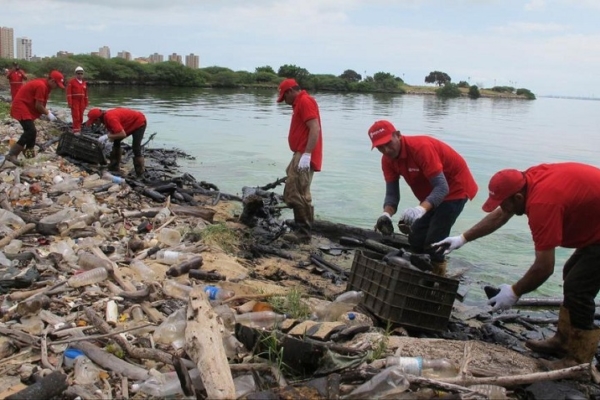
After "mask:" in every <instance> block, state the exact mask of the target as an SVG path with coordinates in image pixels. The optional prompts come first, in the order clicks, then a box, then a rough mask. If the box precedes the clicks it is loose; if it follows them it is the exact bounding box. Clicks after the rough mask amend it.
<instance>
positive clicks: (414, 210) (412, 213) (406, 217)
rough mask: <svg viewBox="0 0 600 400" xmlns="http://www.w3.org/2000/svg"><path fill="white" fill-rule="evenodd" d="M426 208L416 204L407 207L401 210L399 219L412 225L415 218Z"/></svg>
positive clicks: (423, 213) (421, 214)
mask: <svg viewBox="0 0 600 400" xmlns="http://www.w3.org/2000/svg"><path fill="white" fill-rule="evenodd" d="M426 212H427V210H425V208H424V207H421V206H416V207H411V208H407V209H406V210H404V211H403V212H402V216H401V217H400V221H402V222H404V223H405V224H406V225H408V226H412V224H414V223H415V221H416V220H418V219H419V218H421V217H422V216H423V215H425V213H426Z"/></svg>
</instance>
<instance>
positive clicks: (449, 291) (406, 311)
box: [347, 250, 458, 331]
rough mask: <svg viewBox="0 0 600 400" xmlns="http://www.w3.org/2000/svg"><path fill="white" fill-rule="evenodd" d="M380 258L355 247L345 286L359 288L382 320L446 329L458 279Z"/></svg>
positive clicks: (366, 302)
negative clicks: (390, 263)
mask: <svg viewBox="0 0 600 400" xmlns="http://www.w3.org/2000/svg"><path fill="white" fill-rule="evenodd" d="M382 258H383V256H381V255H380V254H377V253H373V252H369V251H359V250H357V251H356V253H355V254H354V261H353V263H352V271H351V273H350V278H349V280H348V287H347V290H360V291H362V292H363V294H364V297H363V301H362V304H363V305H364V306H365V307H366V308H367V310H369V311H370V312H371V313H373V314H374V315H375V316H377V317H378V318H380V319H382V320H384V321H389V322H390V323H392V324H395V325H402V326H405V327H409V328H416V329H418V330H425V331H443V330H445V329H446V326H447V324H448V320H449V319H450V314H451V313H452V305H453V304H454V299H455V298H456V293H457V291H458V281H457V280H455V279H450V278H444V277H441V276H437V275H433V274H430V273H425V272H420V271H415V270H412V269H409V268H403V267H397V266H392V265H388V264H386V263H384V262H382V261H381V260H382Z"/></svg>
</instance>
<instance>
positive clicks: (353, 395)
mask: <svg viewBox="0 0 600 400" xmlns="http://www.w3.org/2000/svg"><path fill="white" fill-rule="evenodd" d="M409 386H410V382H409V381H408V379H407V378H406V375H405V372H404V371H403V369H402V366H400V365H392V366H391V367H387V368H385V369H384V370H382V371H381V372H379V373H378V374H377V375H375V376H374V377H373V378H371V379H370V380H368V381H367V382H365V383H363V384H362V385H360V386H359V387H357V388H356V389H354V390H353V391H352V392H350V394H349V395H348V396H346V399H373V398H383V397H384V396H385V398H394V395H397V394H399V393H402V392H405V391H406V390H407V389H408V388H409ZM398 397H399V396H398Z"/></svg>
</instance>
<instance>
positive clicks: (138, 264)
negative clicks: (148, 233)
mask: <svg viewBox="0 0 600 400" xmlns="http://www.w3.org/2000/svg"><path fill="white" fill-rule="evenodd" d="M129 267H130V268H131V269H133V270H134V271H135V272H137V273H138V275H139V276H140V278H141V279H142V281H145V282H152V281H154V280H155V279H157V278H158V277H157V276H156V272H154V270H153V269H152V268H150V267H149V266H147V265H146V264H144V263H143V262H142V261H140V260H136V259H133V260H131V262H130V263H129Z"/></svg>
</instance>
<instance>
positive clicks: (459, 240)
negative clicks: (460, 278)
mask: <svg viewBox="0 0 600 400" xmlns="http://www.w3.org/2000/svg"><path fill="white" fill-rule="evenodd" d="M465 243H467V239H465V236H464V235H462V234H460V235H458V236H450V237H447V238H446V239H444V240H441V241H439V242H437V243H433V244H432V245H431V247H437V248H438V249H437V250H436V252H440V251H442V250H444V255H446V254H450V253H451V252H452V250H456V249H460V248H461V247H463V246H464V244H465Z"/></svg>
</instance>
